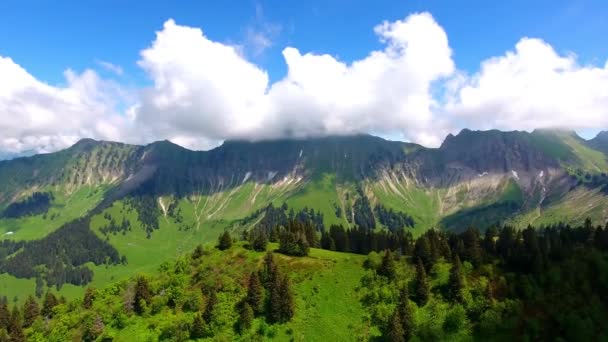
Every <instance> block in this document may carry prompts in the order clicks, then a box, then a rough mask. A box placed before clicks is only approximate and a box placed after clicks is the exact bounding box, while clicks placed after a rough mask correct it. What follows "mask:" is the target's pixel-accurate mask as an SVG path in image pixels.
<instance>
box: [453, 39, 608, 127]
mask: <svg viewBox="0 0 608 342" xmlns="http://www.w3.org/2000/svg"><path fill="white" fill-rule="evenodd" d="M461 81H462V82H461V84H460V86H459V87H458V89H457V90H456V91H455V92H454V94H453V96H454V97H453V98H452V99H451V101H450V102H449V104H448V105H446V111H447V112H449V113H450V114H451V115H453V116H454V117H455V118H458V119H462V120H464V122H465V125H467V126H469V127H475V128H482V129H487V128H499V129H506V130H510V129H523V130H532V129H535V128H550V127H565V128H570V129H585V128H602V127H608V64H607V65H605V66H604V67H603V68H601V67H596V66H592V65H587V66H585V65H579V64H578V63H577V60H576V56H574V55H560V54H558V53H557V52H556V51H555V50H554V49H553V47H551V45H549V44H547V43H546V42H544V41H542V40H540V39H531V38H523V39H521V40H520V41H519V42H518V43H517V45H516V46H515V50H514V51H508V52H507V53H506V54H505V55H503V56H500V57H494V58H490V59H488V60H486V61H484V62H483V63H482V64H481V70H480V71H479V72H478V73H476V74H474V75H472V76H471V77H469V78H467V79H465V80H461Z"/></svg>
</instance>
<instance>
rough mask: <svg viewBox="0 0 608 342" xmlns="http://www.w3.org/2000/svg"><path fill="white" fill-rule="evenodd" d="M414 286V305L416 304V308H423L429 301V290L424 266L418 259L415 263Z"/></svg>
mask: <svg viewBox="0 0 608 342" xmlns="http://www.w3.org/2000/svg"><path fill="white" fill-rule="evenodd" d="M415 285H416V286H415V288H416V293H415V295H416V304H418V306H424V305H425V304H426V303H427V302H428V301H429V297H430V294H431V289H430V286H429V280H428V279H427V276H426V271H425V270H424V265H423V264H422V260H420V259H418V262H417V263H416V283H415Z"/></svg>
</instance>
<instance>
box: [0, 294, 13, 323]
mask: <svg viewBox="0 0 608 342" xmlns="http://www.w3.org/2000/svg"><path fill="white" fill-rule="evenodd" d="M10 321H11V313H10V311H9V310H8V305H7V304H6V302H4V301H2V302H1V303H0V330H1V329H7V328H8V325H9V323H10Z"/></svg>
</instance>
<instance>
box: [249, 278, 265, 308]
mask: <svg viewBox="0 0 608 342" xmlns="http://www.w3.org/2000/svg"><path fill="white" fill-rule="evenodd" d="M247 303H249V305H250V306H251V308H252V309H253V312H254V313H256V314H261V313H262V312H263V311H264V288H263V287H262V283H261V282H260V277H259V276H258V273H257V272H252V273H251V275H250V276H249V283H248V286H247Z"/></svg>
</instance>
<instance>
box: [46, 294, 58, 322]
mask: <svg viewBox="0 0 608 342" xmlns="http://www.w3.org/2000/svg"><path fill="white" fill-rule="evenodd" d="M57 305H59V301H58V300H57V297H55V295H54V294H52V293H51V292H47V293H46V295H45V296H44V301H43V302H42V316H44V317H49V318H50V317H53V308H55V307H56V306H57Z"/></svg>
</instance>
